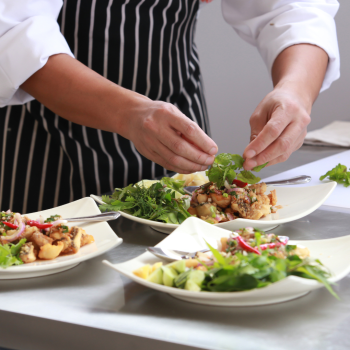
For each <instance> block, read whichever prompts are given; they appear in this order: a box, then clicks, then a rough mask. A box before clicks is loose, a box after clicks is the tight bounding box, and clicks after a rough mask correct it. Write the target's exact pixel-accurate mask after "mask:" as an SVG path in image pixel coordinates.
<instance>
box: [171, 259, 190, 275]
mask: <svg viewBox="0 0 350 350" xmlns="http://www.w3.org/2000/svg"><path fill="white" fill-rule="evenodd" d="M167 266H168V267H172V268H173V269H175V270H176V271H177V272H178V273H182V272H185V270H186V261H185V260H178V261H174V262H173V263H171V264H168V265H167Z"/></svg>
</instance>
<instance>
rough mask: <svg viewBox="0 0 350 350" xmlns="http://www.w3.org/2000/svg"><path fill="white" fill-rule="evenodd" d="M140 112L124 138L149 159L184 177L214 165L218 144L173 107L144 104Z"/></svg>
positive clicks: (161, 103)
mask: <svg viewBox="0 0 350 350" xmlns="http://www.w3.org/2000/svg"><path fill="white" fill-rule="evenodd" d="M137 110H138V111H139V113H135V114H134V115H133V116H132V117H131V119H130V121H129V128H128V130H126V131H125V134H126V137H127V138H128V139H130V140H131V141H132V142H133V143H134V145H135V147H136V148H137V150H138V151H139V152H140V153H141V154H142V155H144V156H145V157H146V158H148V159H150V160H152V161H154V162H156V163H158V164H160V165H161V166H163V167H164V168H166V169H168V170H172V171H176V172H178V173H182V174H187V173H191V172H195V171H202V170H205V169H207V168H208V166H209V165H211V164H212V163H213V161H214V155H215V154H216V153H217V151H218V147H217V145H216V144H215V142H214V141H213V140H212V139H211V138H210V137H209V136H208V135H206V134H205V133H204V131H203V130H202V129H201V128H200V127H199V126H198V125H197V124H196V123H194V122H193V121H191V120H190V119H189V118H187V117H186V116H185V115H184V114H182V113H181V112H180V111H179V110H178V109H177V108H176V107H175V106H174V105H172V104H170V103H165V102H160V101H151V100H148V101H146V100H143V102H142V103H141V104H140V108H138V109H137Z"/></svg>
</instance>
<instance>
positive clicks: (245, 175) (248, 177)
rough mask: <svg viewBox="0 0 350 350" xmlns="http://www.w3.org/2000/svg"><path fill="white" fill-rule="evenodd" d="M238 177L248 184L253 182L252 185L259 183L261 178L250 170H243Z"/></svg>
mask: <svg viewBox="0 0 350 350" xmlns="http://www.w3.org/2000/svg"><path fill="white" fill-rule="evenodd" d="M237 179H238V180H240V181H243V182H247V183H248V184H251V185H254V184H256V183H258V182H259V181H260V180H261V178H260V177H257V176H255V175H254V174H252V173H251V172H250V171H248V170H242V171H241V172H240V173H239V174H238V175H237Z"/></svg>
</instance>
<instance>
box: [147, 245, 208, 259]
mask: <svg viewBox="0 0 350 350" xmlns="http://www.w3.org/2000/svg"><path fill="white" fill-rule="evenodd" d="M146 250H147V251H148V252H150V253H151V254H153V255H155V256H157V257H158V258H162V259H165V260H169V261H175V260H182V259H191V258H194V257H195V256H196V254H197V253H198V252H201V253H205V252H208V251H209V250H210V249H208V248H206V249H202V250H197V251H195V252H185V251H182V250H174V249H165V248H159V247H148V248H146Z"/></svg>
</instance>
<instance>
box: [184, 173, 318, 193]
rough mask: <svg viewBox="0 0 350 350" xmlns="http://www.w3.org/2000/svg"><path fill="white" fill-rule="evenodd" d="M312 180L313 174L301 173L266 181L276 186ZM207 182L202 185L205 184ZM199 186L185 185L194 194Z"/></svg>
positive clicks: (186, 189)
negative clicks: (287, 177) (282, 178)
mask: <svg viewBox="0 0 350 350" xmlns="http://www.w3.org/2000/svg"><path fill="white" fill-rule="evenodd" d="M310 181H311V176H307V175H300V176H296V177H292V178H290V179H285V180H276V181H267V182H265V183H266V185H270V186H272V185H274V186H282V185H301V184H306V183H308V182H310ZM205 185H206V184H204V185H202V186H205ZM198 187H201V186H186V187H184V191H185V192H186V193H187V194H192V193H193V191H194V190H196V189H197V188H198Z"/></svg>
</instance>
